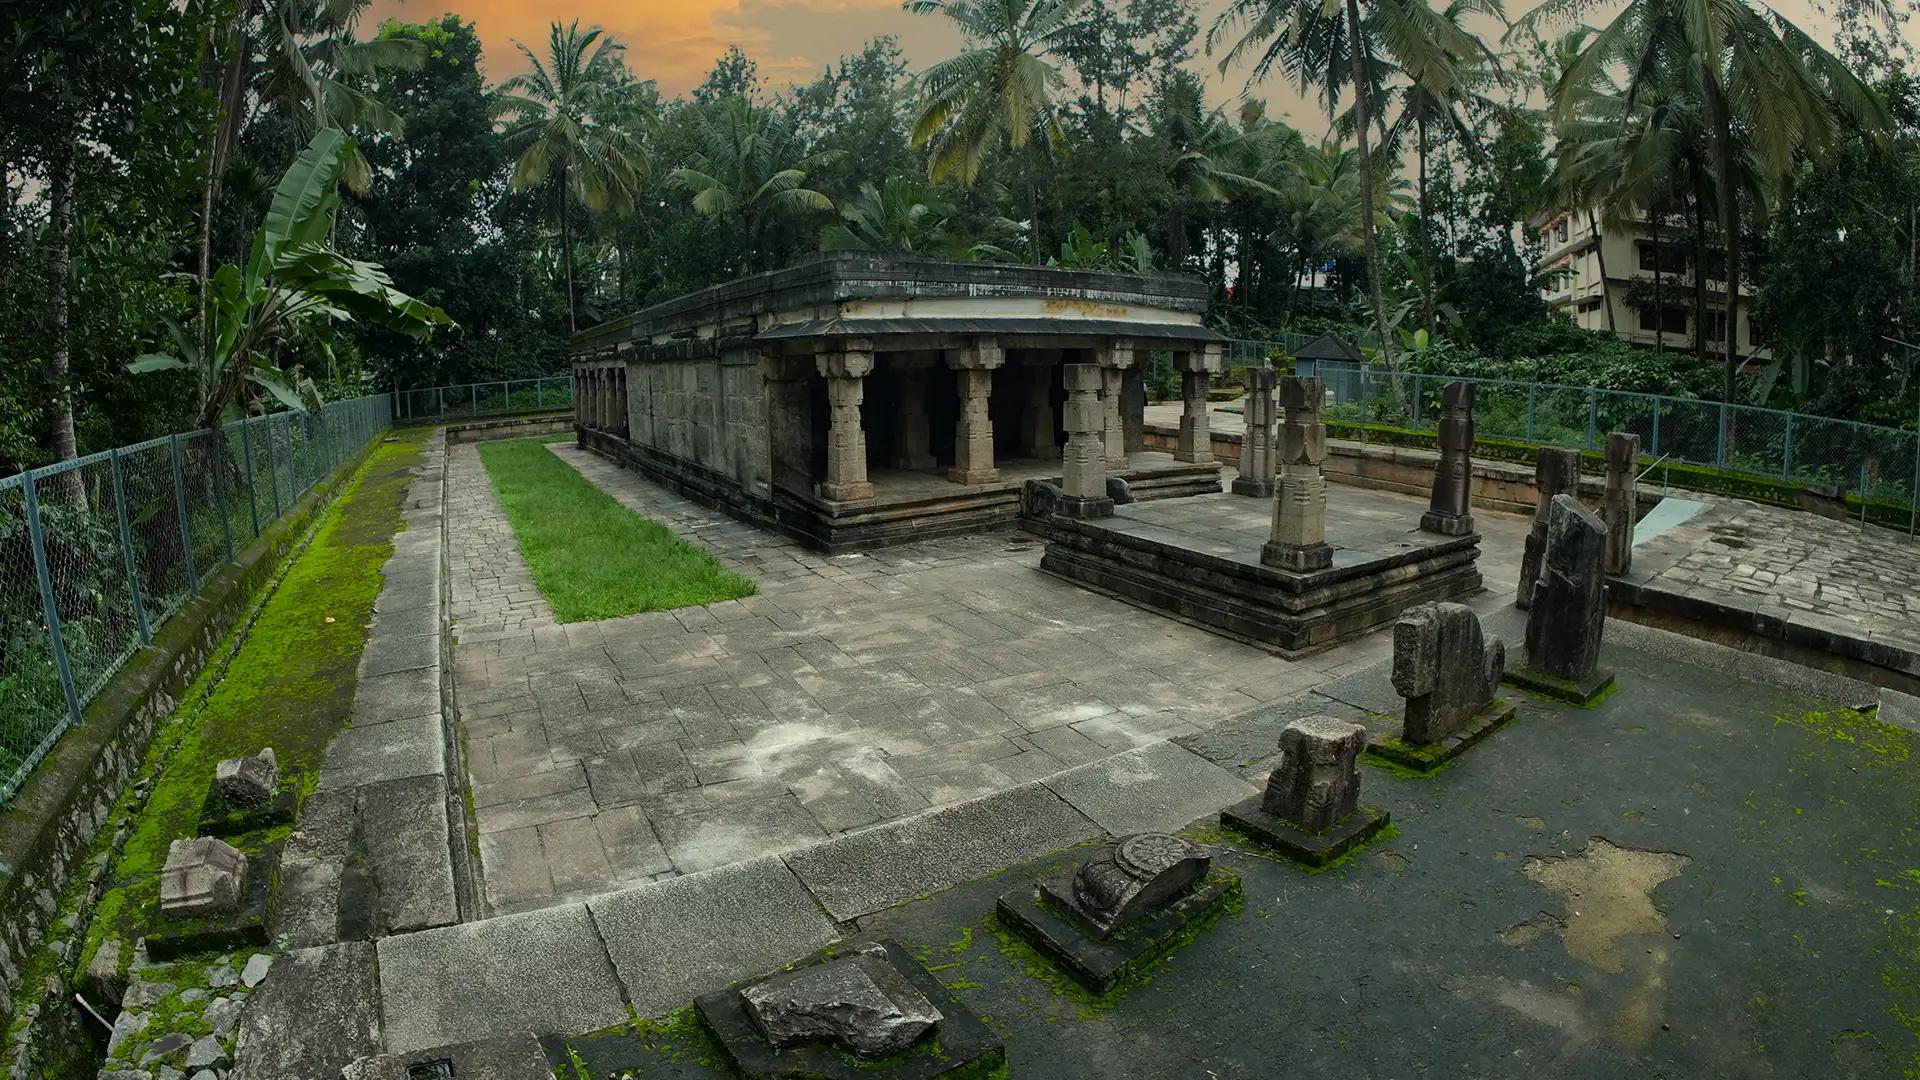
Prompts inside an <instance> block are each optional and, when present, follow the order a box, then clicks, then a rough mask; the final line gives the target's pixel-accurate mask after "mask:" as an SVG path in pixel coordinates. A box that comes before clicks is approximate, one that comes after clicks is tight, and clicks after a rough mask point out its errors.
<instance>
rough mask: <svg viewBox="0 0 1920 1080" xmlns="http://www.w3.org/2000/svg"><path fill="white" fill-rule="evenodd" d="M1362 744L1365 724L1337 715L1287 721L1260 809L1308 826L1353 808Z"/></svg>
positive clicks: (1319, 826) (1324, 825)
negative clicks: (1276, 760) (1340, 717)
mask: <svg viewBox="0 0 1920 1080" xmlns="http://www.w3.org/2000/svg"><path fill="white" fill-rule="evenodd" d="M1366 745H1367V729H1366V728H1363V727H1361V726H1360V725H1359V724H1354V723H1349V722H1348V721H1345V720H1341V719H1339V718H1338V717H1333V716H1308V717H1303V718H1302V719H1299V720H1295V721H1294V722H1293V723H1291V724H1288V725H1287V727H1286V730H1284V731H1282V732H1281V733H1280V764H1278V765H1276V766H1274V769H1273V775H1271V776H1269V777H1267V793H1266V795H1265V796H1264V797H1263V798H1262V799H1261V800H1260V809H1262V810H1264V811H1266V812H1267V813H1269V814H1272V815H1273V816H1275V817H1277V818H1281V819H1283V820H1285V821H1287V822H1289V823H1291V824H1293V825H1296V826H1298V827H1299V828H1302V829H1305V830H1306V831H1308V832H1322V831H1324V830H1326V829H1330V828H1332V827H1333V826H1334V825H1336V824H1338V823H1339V822H1341V821H1342V820H1344V819H1345V818H1346V817H1348V816H1349V815H1350V814H1352V813H1353V812H1354V811H1355V810H1357V809H1359V806H1360V751H1361V749H1362V748H1364V747H1365V746H1366Z"/></svg>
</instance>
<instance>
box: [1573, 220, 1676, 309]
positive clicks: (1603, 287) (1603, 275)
mask: <svg viewBox="0 0 1920 1080" xmlns="http://www.w3.org/2000/svg"><path fill="white" fill-rule="evenodd" d="M1587 231H1588V232H1589V233H1592V234H1593V258H1594V261H1596V262H1598V263H1599V264H1600V306H1601V307H1603V308H1605V309H1606V311H1607V333H1609V334H1611V333H1614V332H1616V330H1617V328H1616V327H1615V326H1614V325H1613V297H1612V296H1611V295H1610V294H1609V293H1608V291H1607V244H1606V238H1605V237H1603V236H1601V235H1600V223H1599V221H1597V220H1595V218H1594V216H1593V211H1592V210H1591V209H1589V210H1588V211H1587ZM1659 251H1660V246H1659V245H1658V244H1655V245H1654V257H1653V258H1654V265H1655V266H1658V265H1660V255H1659Z"/></svg>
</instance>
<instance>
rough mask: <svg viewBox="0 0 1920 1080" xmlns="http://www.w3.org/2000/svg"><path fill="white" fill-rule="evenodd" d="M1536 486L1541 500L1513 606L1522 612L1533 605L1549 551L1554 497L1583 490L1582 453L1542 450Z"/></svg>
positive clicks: (1536, 464)
mask: <svg viewBox="0 0 1920 1080" xmlns="http://www.w3.org/2000/svg"><path fill="white" fill-rule="evenodd" d="M1533 487H1534V490H1535V491H1537V492H1539V493H1540V499H1539V501H1538V502H1537V503H1536V504H1535V505H1534V508H1533V526H1532V528H1530V529H1529V530H1528V531H1527V542H1526V547H1525V548H1524V549H1522V551H1521V554H1520V589H1519V591H1518V592H1516V593H1514V597H1513V606H1514V607H1517V608H1522V609H1524V608H1526V607H1527V605H1529V604H1531V603H1533V583H1534V582H1535V581H1538V580H1539V579H1540V556H1541V554H1542V553H1543V552H1545V551H1546V549H1547V511H1548V510H1550V509H1552V507H1553V497H1554V496H1555V495H1560V494H1569V495H1573V494H1578V493H1579V491H1580V451H1578V450H1568V449H1565V448H1563V447H1558V446H1543V447H1541V448H1540V452H1539V454H1538V456H1536V457H1535V458H1534V462H1533Z"/></svg>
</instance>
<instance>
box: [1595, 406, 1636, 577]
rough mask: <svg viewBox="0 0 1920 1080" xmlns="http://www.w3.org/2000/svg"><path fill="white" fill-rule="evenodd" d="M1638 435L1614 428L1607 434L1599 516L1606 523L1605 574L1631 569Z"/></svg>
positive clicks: (1619, 572)
mask: <svg viewBox="0 0 1920 1080" xmlns="http://www.w3.org/2000/svg"><path fill="white" fill-rule="evenodd" d="M1639 472H1640V436H1638V435H1630V434H1628V433H1627V432H1624V431H1615V432H1613V433H1611V434H1609V435H1608V436H1607V493H1606V496H1605V497H1604V498H1602V499H1601V501H1600V516H1601V518H1602V519H1604V520H1605V521H1606V523H1607V573H1609V574H1624V573H1626V572H1627V571H1628V570H1630V569H1632V568H1633V526H1634V519H1635V518H1637V517H1638V516H1639V509H1640V508H1639V505H1638V504H1639V499H1638V495H1637V491H1636V488H1637V486H1638V484H1639V482H1640V477H1639Z"/></svg>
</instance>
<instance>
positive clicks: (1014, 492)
mask: <svg viewBox="0 0 1920 1080" xmlns="http://www.w3.org/2000/svg"><path fill="white" fill-rule="evenodd" d="M577 434H578V436H579V442H580V445H581V446H582V447H585V448H586V449H588V450H592V451H594V452H595V453H598V454H600V455H602V456H604V457H606V458H608V459H610V460H612V461H614V462H617V463H618V464H620V465H623V466H625V467H627V468H630V469H633V470H635V471H636V472H639V473H640V474H641V475H643V476H645V477H646V478H647V479H649V480H652V481H653V482H655V483H657V484H660V485H662V486H664V487H666V488H668V489H670V490H672V491H674V492H676V493H678V494H680V495H684V496H686V497H687V498H689V499H692V500H694V501H695V502H698V503H701V504H703V505H706V506H711V507H714V508H716V509H719V510H723V511H725V512H727V513H729V514H731V515H733V516H734V517H737V518H739V519H741V520H743V521H749V522H752V523H753V524H755V525H760V526H762V527H765V528H769V529H773V530H775V531H778V532H781V533H784V534H786V535H787V536H791V537H793V538H794V539H796V540H799V541H801V542H802V543H805V544H807V545H809V546H811V547H814V548H817V549H818V550H821V551H824V552H827V553H828V554H831V555H839V554H845V553H848V552H854V551H868V550H872V549H874V548H882V547H890V546H892V545H895V544H906V543H912V542H915V541H919V540H929V539H934V538H936V537H941V536H955V535H960V534H963V533H974V532H979V531H981V530H982V529H990V528H996V527H1000V526H1005V525H1011V524H1014V523H1015V522H1016V521H1017V520H1018V519H1019V517H1020V487H1021V485H1022V484H1024V483H1026V482H1027V481H1028V480H1048V481H1051V482H1053V483H1055V484H1058V483H1059V482H1060V462H1059V461H1057V460H1056V461H1041V460H1032V459H1016V460H1013V461H1005V462H1001V463H1000V465H999V475H998V477H996V478H995V479H994V480H992V481H991V482H989V483H985V484H956V483H954V482H953V481H951V480H949V479H947V477H946V473H945V470H944V469H937V470H929V471H925V472H912V471H906V470H900V469H884V468H870V469H869V471H868V479H869V481H870V482H871V483H872V484H873V489H874V495H873V498H871V499H861V500H859V501H856V502H836V501H833V500H831V499H824V498H820V497H819V496H817V495H811V494H808V495H802V494H800V493H798V492H793V491H788V490H784V489H776V490H775V491H774V492H773V493H772V495H771V496H769V495H766V494H762V493H756V492H750V491H747V490H745V489H744V488H742V487H741V486H740V483H739V482H738V481H737V480H735V479H734V478H733V477H731V476H727V475H725V474H722V473H719V472H715V471H713V470H711V469H706V468H703V467H701V466H699V465H696V464H694V463H692V462H690V461H688V460H686V459H684V458H678V457H673V456H671V455H668V454H663V453H660V452H659V451H657V450H654V449H651V448H649V447H646V446H641V445H639V444H637V443H631V442H628V441H627V440H625V439H621V438H619V437H618V436H615V435H611V434H608V433H607V432H604V431H593V430H584V429H582V430H578V431H577ZM1118 475H1119V476H1120V477H1122V478H1123V479H1125V480H1126V481H1127V484H1128V486H1129V487H1130V488H1131V489H1132V491H1133V497H1134V498H1135V499H1136V500H1138V501H1140V502H1151V501H1154V500H1158V499H1172V498H1180V497H1183V496H1188V495H1206V494H1217V493H1218V492H1219V491H1220V464H1219V463H1218V462H1207V463H1205V464H1191V463H1186V462H1178V461H1175V460H1174V459H1173V455H1171V454H1166V453H1161V452H1158V451H1151V450H1148V451H1141V452H1139V453H1136V454H1134V455H1132V459H1131V467H1129V468H1128V469H1127V470H1126V471H1124V472H1121V473H1119V474H1118Z"/></svg>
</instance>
